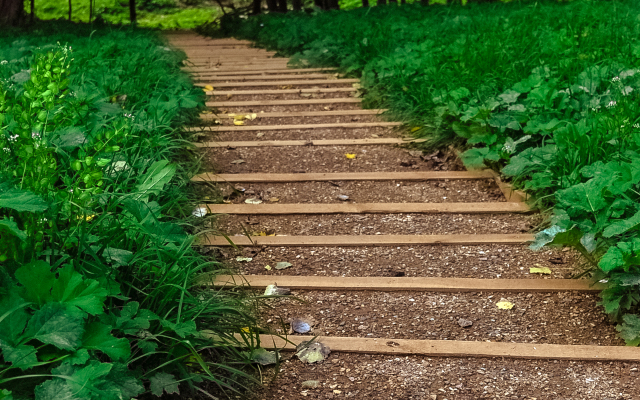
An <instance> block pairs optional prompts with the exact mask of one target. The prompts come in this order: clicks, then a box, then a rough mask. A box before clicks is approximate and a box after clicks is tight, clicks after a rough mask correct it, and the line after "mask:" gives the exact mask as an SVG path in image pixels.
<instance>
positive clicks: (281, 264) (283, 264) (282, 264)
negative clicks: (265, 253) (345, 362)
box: [276, 261, 293, 269]
mask: <svg viewBox="0 0 640 400" xmlns="http://www.w3.org/2000/svg"><path fill="white" fill-rule="evenodd" d="M292 265H293V264H291V263H289V262H286V261H280V262H278V263H276V269H286V268H289V267H291V266H292Z"/></svg>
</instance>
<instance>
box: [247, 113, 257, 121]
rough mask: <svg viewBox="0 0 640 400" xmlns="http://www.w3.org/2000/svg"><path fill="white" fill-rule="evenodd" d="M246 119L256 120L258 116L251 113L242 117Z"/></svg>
mask: <svg viewBox="0 0 640 400" xmlns="http://www.w3.org/2000/svg"><path fill="white" fill-rule="evenodd" d="M244 117H245V118H246V119H248V120H250V121H253V120H254V119H256V118H258V114H256V113H253V114H247V115H245V116H244Z"/></svg>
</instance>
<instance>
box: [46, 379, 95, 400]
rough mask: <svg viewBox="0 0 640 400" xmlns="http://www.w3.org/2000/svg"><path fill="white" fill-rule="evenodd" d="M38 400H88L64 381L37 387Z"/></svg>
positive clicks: (60, 380)
mask: <svg viewBox="0 0 640 400" xmlns="http://www.w3.org/2000/svg"><path fill="white" fill-rule="evenodd" d="M35 395H36V400H61V399H64V400H87V399H86V398H83V397H81V396H80V395H79V393H76V392H75V391H74V390H73V389H72V388H71V385H70V384H69V383H68V382H66V381H64V380H62V379H52V380H49V381H46V382H45V383H43V384H41V385H39V386H37V387H36V390H35Z"/></svg>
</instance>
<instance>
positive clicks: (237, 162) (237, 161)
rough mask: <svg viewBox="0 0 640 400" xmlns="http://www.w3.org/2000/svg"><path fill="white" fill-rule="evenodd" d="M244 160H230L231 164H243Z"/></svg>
mask: <svg viewBox="0 0 640 400" xmlns="http://www.w3.org/2000/svg"><path fill="white" fill-rule="evenodd" d="M244 162H245V161H244V160H233V161H231V164H244Z"/></svg>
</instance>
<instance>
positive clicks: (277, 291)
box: [264, 284, 291, 296]
mask: <svg viewBox="0 0 640 400" xmlns="http://www.w3.org/2000/svg"><path fill="white" fill-rule="evenodd" d="M288 294H291V289H289V288H285V287H279V286H278V285H276V284H273V285H269V286H267V287H266V289H265V290H264V295H265V296H284V295H288Z"/></svg>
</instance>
